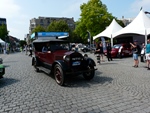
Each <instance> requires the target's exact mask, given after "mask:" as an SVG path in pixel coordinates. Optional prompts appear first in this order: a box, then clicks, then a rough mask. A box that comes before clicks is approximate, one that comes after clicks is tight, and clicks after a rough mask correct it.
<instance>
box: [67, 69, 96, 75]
mask: <svg viewBox="0 0 150 113" xmlns="http://www.w3.org/2000/svg"><path fill="white" fill-rule="evenodd" d="M95 70H97V68H95V69H89V70H80V71H77V70H70V71H67V72H66V73H65V74H66V75H70V74H73V75H75V74H82V73H86V72H91V71H95Z"/></svg>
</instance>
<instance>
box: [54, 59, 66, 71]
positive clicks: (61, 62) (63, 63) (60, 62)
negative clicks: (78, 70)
mask: <svg viewBox="0 0 150 113" xmlns="http://www.w3.org/2000/svg"><path fill="white" fill-rule="evenodd" d="M56 64H59V65H60V66H61V68H62V70H63V71H65V70H67V69H68V66H67V63H66V62H64V61H63V60H57V61H55V62H54V63H53V64H52V72H53V70H54V67H55V65H56Z"/></svg>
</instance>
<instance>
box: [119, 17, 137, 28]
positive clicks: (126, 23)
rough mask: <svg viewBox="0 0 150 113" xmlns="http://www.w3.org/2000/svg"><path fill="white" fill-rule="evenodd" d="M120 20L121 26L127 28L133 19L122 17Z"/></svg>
mask: <svg viewBox="0 0 150 113" xmlns="http://www.w3.org/2000/svg"><path fill="white" fill-rule="evenodd" d="M120 20H121V21H122V22H123V24H124V25H125V26H127V25H129V24H130V23H131V22H132V21H133V20H134V19H133V18H124V16H122V18H121V19H120Z"/></svg>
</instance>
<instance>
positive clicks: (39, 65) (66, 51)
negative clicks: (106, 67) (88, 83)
mask: <svg viewBox="0 0 150 113" xmlns="http://www.w3.org/2000/svg"><path fill="white" fill-rule="evenodd" d="M47 43H49V51H48V52H42V47H43V46H45V45H46V44H47ZM33 46H34V48H35V56H34V57H33V58H32V65H33V66H34V68H35V70H36V71H37V72H38V71H39V70H44V71H47V72H48V73H51V74H52V75H54V78H55V80H56V82H57V84H59V85H64V83H65V82H66V78H67V77H68V76H73V75H75V76H76V75H80V74H82V75H83V77H84V78H85V79H86V80H91V79H92V78H93V77H94V75H95V70H96V69H95V66H96V64H95V62H94V60H93V59H91V58H89V57H88V56H87V55H82V54H81V53H79V52H77V51H72V50H70V44H69V42H68V41H67V40H61V39H57V37H52V38H51V37H49V38H46V39H44V38H41V39H36V40H34V41H33Z"/></svg>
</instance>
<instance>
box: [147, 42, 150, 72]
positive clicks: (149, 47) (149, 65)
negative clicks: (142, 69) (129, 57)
mask: <svg viewBox="0 0 150 113" xmlns="http://www.w3.org/2000/svg"><path fill="white" fill-rule="evenodd" d="M146 63H147V69H148V70H150V39H148V40H147V45H146Z"/></svg>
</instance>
